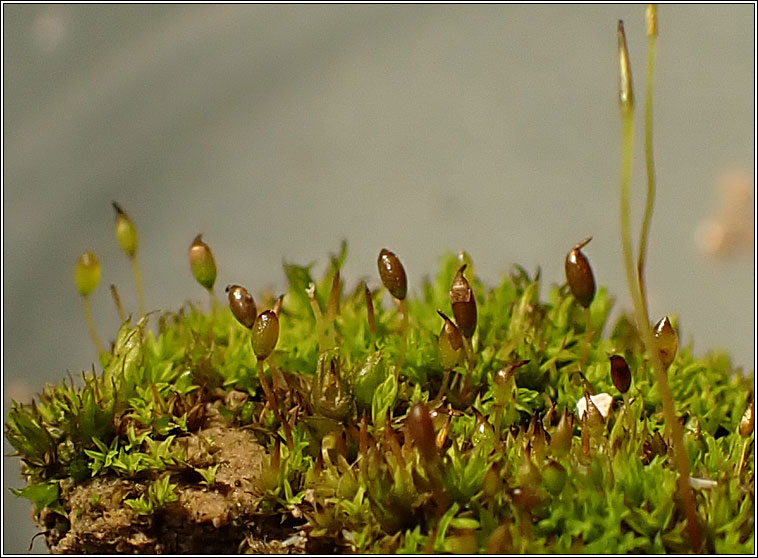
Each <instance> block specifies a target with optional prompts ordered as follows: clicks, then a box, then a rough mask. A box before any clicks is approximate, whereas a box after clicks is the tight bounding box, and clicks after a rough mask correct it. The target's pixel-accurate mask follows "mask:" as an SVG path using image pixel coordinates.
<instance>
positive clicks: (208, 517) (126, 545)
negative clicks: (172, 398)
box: [39, 421, 305, 554]
mask: <svg viewBox="0 0 758 558" xmlns="http://www.w3.org/2000/svg"><path fill="white" fill-rule="evenodd" d="M209 423H210V424H213V425H212V426H210V427H208V428H205V429H203V430H199V431H198V432H196V433H191V434H188V435H186V436H183V437H181V438H177V439H176V440H175V441H174V444H181V446H182V447H183V449H184V454H185V455H186V461H187V463H188V464H189V465H191V466H192V467H198V468H201V467H208V466H213V465H218V469H217V471H216V476H215V482H214V483H213V485H212V486H206V485H205V484H204V483H203V479H202V476H201V475H200V474H199V473H194V474H193V471H192V470H191V469H190V470H189V471H188V473H189V474H183V475H180V476H179V477H178V481H177V480H176V478H177V477H174V478H173V479H172V482H177V483H178V486H177V487H176V489H175V493H176V494H177V496H178V498H177V500H176V501H174V502H172V503H170V504H168V505H166V506H164V507H163V508H161V509H159V510H157V511H156V512H155V513H154V514H152V515H150V516H146V515H139V514H137V512H136V511H134V510H133V509H132V508H130V507H129V506H127V505H126V504H124V499H126V498H137V497H139V495H140V494H142V493H143V492H144V491H145V490H146V489H147V486H148V485H149V482H150V479H145V478H142V479H140V478H135V479H129V478H124V477H116V476H102V477H96V478H93V479H91V480H88V481H86V482H84V483H81V484H78V485H74V486H70V487H63V488H62V498H61V501H62V502H63V505H64V509H65V511H66V512H67V515H68V521H66V520H65V519H63V518H62V517H61V516H60V515H59V514H55V513H53V512H49V511H47V510H46V511H45V512H44V513H43V514H42V515H41V516H40V519H39V523H40V527H42V528H43V529H45V539H46V542H47V545H48V546H49V548H50V550H51V551H52V552H53V553H87V554H91V553H161V554H162V553H170V554H184V553H196V554H236V553H241V552H243V553H244V552H251V553H265V554H279V553H288V554H291V553H303V552H304V550H305V548H304V544H305V538H304V537H303V536H302V534H301V533H299V532H298V531H299V529H298V528H297V527H296V526H295V522H294V520H293V522H291V523H292V525H287V524H284V525H282V524H281V523H280V521H279V517H278V516H277V517H274V518H272V517H269V516H266V515H263V514H261V513H260V511H259V510H260V503H261V499H262V494H263V492H262V490H261V488H260V478H261V471H262V468H263V467H264V466H265V464H267V463H268V457H267V454H266V451H265V449H264V448H263V447H262V446H261V445H260V444H258V443H257V442H256V440H255V437H254V436H253V434H252V433H251V432H250V431H249V430H245V429H242V428H239V427H237V428H234V427H230V426H226V425H223V424H222V422H221V421H207V422H206V424H209ZM300 523H302V520H301V522H300Z"/></svg>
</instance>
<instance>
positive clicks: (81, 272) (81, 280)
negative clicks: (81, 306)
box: [74, 252, 101, 296]
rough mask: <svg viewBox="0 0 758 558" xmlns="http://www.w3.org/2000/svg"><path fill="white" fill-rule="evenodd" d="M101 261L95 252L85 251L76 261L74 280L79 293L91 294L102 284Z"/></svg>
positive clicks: (83, 294)
mask: <svg viewBox="0 0 758 558" xmlns="http://www.w3.org/2000/svg"><path fill="white" fill-rule="evenodd" d="M100 273H101V269H100V261H99V260H98V259H97V256H96V255H95V253H94V252H85V253H84V254H82V255H81V256H79V259H78V260H77V261H76V267H75V268H74V281H75V282H76V288H77V290H78V291H79V294H80V295H82V296H89V295H90V294H91V293H92V291H94V290H95V289H96V288H97V286H98V285H99V284H100Z"/></svg>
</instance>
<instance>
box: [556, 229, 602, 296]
mask: <svg viewBox="0 0 758 558" xmlns="http://www.w3.org/2000/svg"><path fill="white" fill-rule="evenodd" d="M590 240H592V238H591V237H590V238H588V239H586V240H583V241H582V242H580V243H579V244H577V245H576V246H574V247H573V248H572V249H571V251H570V252H569V253H568V255H567V256H566V263H565V266H564V267H565V270H566V281H567V282H568V285H569V288H570V289H571V294H573V295H574V298H575V299H576V301H577V302H578V303H579V304H581V305H582V306H584V307H585V308H587V307H589V305H590V304H591V303H592V299H593V298H595V276H594V275H593V274H592V267H591V266H590V262H589V260H588V259H587V256H585V255H584V253H582V248H584V246H586V245H587V243H588V242H589V241H590Z"/></svg>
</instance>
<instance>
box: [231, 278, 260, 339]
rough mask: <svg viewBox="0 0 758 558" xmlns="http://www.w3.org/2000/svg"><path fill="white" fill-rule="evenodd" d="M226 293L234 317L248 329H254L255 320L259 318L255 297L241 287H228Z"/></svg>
mask: <svg viewBox="0 0 758 558" xmlns="http://www.w3.org/2000/svg"><path fill="white" fill-rule="evenodd" d="M226 293H227V294H228V296H229V308H230V309H231V311H232V314H234V317H235V318H237V321H238V322H239V323H241V324H242V325H243V326H245V327H246V328H248V329H250V328H252V327H253V324H254V323H255V318H257V317H258V309H257V308H256V307H255V300H253V295H251V294H250V292H249V291H248V290H247V289H246V288H245V287H240V286H239V285H227V287H226Z"/></svg>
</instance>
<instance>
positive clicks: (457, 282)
mask: <svg viewBox="0 0 758 558" xmlns="http://www.w3.org/2000/svg"><path fill="white" fill-rule="evenodd" d="M464 271H466V264H463V265H462V266H461V267H460V269H459V270H458V272H457V273H456V274H455V277H454V278H453V284H452V285H451V286H450V303H451V304H452V305H453V316H455V322H456V323H457V324H458V328H459V329H460V330H461V333H462V334H463V336H464V337H465V338H466V339H471V337H473V336H474V331H475V330H476V298H474V291H473V290H472V289H471V285H469V282H468V280H467V279H466V276H465V275H464V274H463V272H464Z"/></svg>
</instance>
